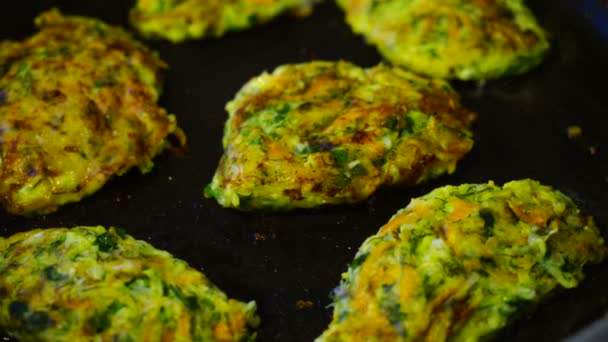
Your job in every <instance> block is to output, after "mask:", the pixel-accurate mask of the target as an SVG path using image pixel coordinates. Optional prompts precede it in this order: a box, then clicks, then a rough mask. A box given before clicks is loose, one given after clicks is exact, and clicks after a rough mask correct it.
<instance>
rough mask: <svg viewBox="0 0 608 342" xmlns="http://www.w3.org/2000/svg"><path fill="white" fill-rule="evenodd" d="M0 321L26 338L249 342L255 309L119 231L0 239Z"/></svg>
mask: <svg viewBox="0 0 608 342" xmlns="http://www.w3.org/2000/svg"><path fill="white" fill-rule="evenodd" d="M0 294H1V295H0V325H1V326H3V327H4V328H5V329H6V330H7V332H8V333H9V334H10V335H12V336H15V337H17V338H19V339H20V340H22V341H24V342H25V341H49V342H50V341H53V342H54V341H66V342H67V341H70V342H71V341H125V342H126V341H184V342H186V341H245V340H248V338H249V337H252V336H253V335H251V334H250V333H249V332H248V331H247V329H248V327H255V326H257V324H258V318H257V317H256V316H255V308H256V306H255V303H254V302H250V303H248V304H245V303H241V302H238V301H235V300H232V299H228V298H227V297H226V295H225V294H224V293H223V292H222V291H221V290H219V289H218V288H217V287H215V286H214V285H213V284H212V283H211V282H210V281H209V280H208V279H207V278H206V277H205V276H204V275H203V274H202V273H200V272H198V271H196V270H194V269H193V268H191V267H189V266H188V265H187V264H186V263H185V262H184V261H181V260H178V259H175V258H174V257H172V256H171V255H170V254H169V253H167V252H164V251H160V250H158V249H155V248H154V247H152V246H150V245H149V244H147V243H146V242H143V241H138V240H135V239H133V238H132V237H130V236H128V235H126V234H125V232H124V231H122V230H120V229H114V228H110V229H109V230H106V229H105V228H103V227H76V228H73V229H65V228H58V229H47V230H34V231H30V232H26V233H19V234H16V235H13V236H11V237H9V238H8V239H4V238H0Z"/></svg>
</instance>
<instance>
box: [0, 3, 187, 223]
mask: <svg viewBox="0 0 608 342" xmlns="http://www.w3.org/2000/svg"><path fill="white" fill-rule="evenodd" d="M36 25H37V26H38V27H39V29H40V31H39V32H38V33H36V34H34V35H33V36H32V37H30V38H27V39H26V40H24V41H22V42H10V41H4V42H0V141H1V143H2V144H1V159H0V196H1V199H2V201H3V203H4V205H5V206H6V208H7V209H8V210H9V211H10V212H12V213H14V214H28V213H32V212H39V213H46V212H51V211H54V210H56V209H57V206H59V205H62V204H65V203H68V202H75V201H79V200H80V199H81V198H83V197H84V196H87V195H90V194H91V193H93V192H95V191H96V190H98V189H99V188H100V187H101V186H102V185H103V184H105V183H106V181H107V180H108V179H109V178H111V177H112V176H114V175H121V174H123V173H125V172H126V171H127V170H129V169H130V168H132V167H139V168H140V170H141V171H142V172H145V171H147V170H150V168H151V167H152V165H153V164H152V161H151V160H152V158H153V157H154V156H155V155H156V154H158V153H159V152H160V151H162V150H163V148H165V147H166V146H167V137H168V136H170V135H176V136H177V137H178V138H179V140H181V141H182V142H183V140H184V138H183V134H182V133H181V131H180V130H179V129H178V127H177V124H176V122H175V118H174V117H173V116H172V115H168V114H167V112H166V111H165V110H164V109H163V108H161V107H159V106H158V105H157V104H156V101H157V100H158V97H159V93H160V87H161V83H160V82H161V81H160V73H161V71H162V69H163V68H164V64H163V62H162V61H161V60H160V59H158V57H157V56H156V54H155V53H153V52H152V51H150V50H148V49H147V48H146V47H144V46H143V45H141V44H140V43H138V42H136V41H134V40H133V39H131V37H130V36H129V35H128V34H127V33H126V32H124V31H123V30H121V29H119V28H115V27H111V26H108V25H106V24H104V23H102V22H100V21H98V20H95V19H88V18H81V17H66V16H63V15H62V14H61V13H60V12H59V11H57V10H51V11H48V12H45V13H43V14H42V15H40V16H39V17H38V18H37V19H36Z"/></svg>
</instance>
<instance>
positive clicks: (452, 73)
mask: <svg viewBox="0 0 608 342" xmlns="http://www.w3.org/2000/svg"><path fill="white" fill-rule="evenodd" d="M337 2H338V4H340V6H342V8H343V9H344V10H345V12H346V19H347V21H348V23H349V24H350V26H351V27H352V29H353V30H354V31H355V32H357V33H360V34H362V35H364V36H365V38H366V39H367V40H368V42H370V43H371V44H373V45H375V46H377V47H378V49H379V50H380V52H381V53H382V54H383V55H384V57H386V58H387V59H388V60H390V61H391V62H393V63H396V64H399V65H402V66H405V67H407V68H409V69H411V70H413V71H415V72H418V73H421V74H425V75H430V76H433V77H440V78H458V79H462V80H471V79H490V78H497V77H501V76H505V75H514V74H520V73H523V72H525V71H527V70H529V69H530V68H532V67H534V66H536V65H537V64H539V63H540V62H541V60H542V57H543V55H544V53H545V51H547V49H548V48H549V43H548V41H547V38H546V34H545V32H544V31H543V29H542V28H541V27H540V26H539V25H538V23H537V22H536V19H535V18H534V16H533V14H532V13H531V11H530V10H529V9H528V8H527V7H526V5H525V4H524V1H523V0H475V1H471V0H434V1H430V0H337Z"/></svg>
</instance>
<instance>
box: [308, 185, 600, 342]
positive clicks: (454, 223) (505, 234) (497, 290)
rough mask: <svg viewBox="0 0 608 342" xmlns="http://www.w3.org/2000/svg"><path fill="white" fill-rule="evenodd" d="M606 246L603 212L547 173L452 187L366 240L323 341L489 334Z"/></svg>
mask: <svg viewBox="0 0 608 342" xmlns="http://www.w3.org/2000/svg"><path fill="white" fill-rule="evenodd" d="M606 252H607V249H606V245H605V244H604V239H603V238H602V237H601V235H600V232H599V230H598V228H597V227H596V225H595V224H594V222H593V219H592V218H591V217H589V216H585V215H582V214H581V213H580V211H579V210H578V208H577V207H576V205H575V204H574V203H573V202H572V200H570V199H569V198H568V197H566V196H565V195H564V194H562V193H561V192H559V191H556V190H554V189H552V188H550V187H548V186H543V185H541V184H539V183H538V182H535V181H531V180H521V181H513V182H509V183H507V184H505V185H504V186H503V187H502V188H501V187H499V186H496V185H494V183H492V182H490V183H489V184H464V185H460V186H446V187H442V188H439V189H436V190H434V191H432V192H431V193H429V194H427V195H425V196H422V197H420V198H416V199H413V200H412V201H411V203H410V204H409V205H408V206H407V207H406V208H404V209H403V210H401V211H399V212H398V213H397V214H396V215H395V216H393V218H391V220H390V221H389V222H388V223H387V224H386V225H384V227H382V228H381V229H380V231H379V232H378V234H376V235H374V236H372V237H370V238H369V239H367V240H366V241H365V242H364V243H363V245H362V246H361V248H360V249H359V252H358V253H357V256H356V257H355V260H354V261H353V262H352V263H351V265H350V267H349V269H348V271H347V272H346V273H344V274H343V275H342V279H343V280H342V284H341V285H340V287H339V288H338V289H337V290H336V292H335V306H334V318H333V321H332V323H331V325H330V326H329V328H328V329H327V330H326V331H325V332H324V333H323V335H322V336H321V337H320V338H318V339H317V342H340V341H348V342H354V341H366V342H380V341H429V342H430V341H432V342H441V341H446V340H447V341H486V340H488V339H489V338H490V337H491V336H492V335H493V334H495V333H496V332H497V331H498V330H499V329H501V328H503V327H504V326H505V325H506V324H508V322H509V321H510V320H511V319H512V318H513V317H514V316H516V315H517V314H518V313H521V312H522V311H525V310H526V309H529V308H530V307H533V306H534V305H535V304H537V303H539V302H542V301H543V300H545V299H547V297H549V296H550V295H551V294H552V293H554V291H555V290H556V289H558V288H573V287H575V286H577V285H578V283H579V282H580V281H581V280H582V279H583V266H585V265H587V264H592V263H598V262H600V261H601V260H602V259H604V258H605V257H606Z"/></svg>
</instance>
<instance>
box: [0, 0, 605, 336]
mask: <svg viewBox="0 0 608 342" xmlns="http://www.w3.org/2000/svg"><path fill="white" fill-rule="evenodd" d="M131 5H132V1H125V0H104V1H101V0H98V1H81V0H36V1H33V0H30V1H23V0H22V1H10V2H8V4H3V6H2V7H1V9H0V39H9V38H10V39H15V40H16V39H21V38H24V37H27V36H28V35H30V34H31V33H33V32H34V27H33V24H32V20H33V18H34V16H35V15H37V14H38V13H40V12H41V11H43V10H45V9H48V8H50V7H51V6H57V7H59V8H60V9H61V10H62V11H63V12H64V13H68V14H81V15H89V16H95V17H99V18H101V19H103V20H105V21H107V22H109V23H112V24H120V25H123V26H127V16H128V9H129V8H130V6H131ZM529 5H530V6H531V7H532V9H533V10H534V12H535V13H536V14H537V16H538V17H539V20H540V21H541V23H542V25H543V26H544V27H546V28H547V29H548V30H549V31H550V32H551V34H552V44H553V45H552V52H551V54H550V55H549V56H548V58H547V59H546V61H545V63H544V64H542V65H541V66H540V67H538V68H536V69H535V70H533V71H532V72H529V73H527V74H525V75H522V76H518V77H512V78H507V79H501V80H497V81H489V82H486V83H483V84H482V83H465V82H461V83H459V82H456V83H454V85H455V87H456V88H457V90H459V91H460V92H461V94H462V96H463V100H464V102H465V103H466V104H467V105H468V106H469V107H470V108H471V109H473V110H475V111H476V112H477V113H478V114H479V119H478V121H477V123H476V125H475V136H476V145H475V147H474V149H473V151H472V152H471V153H470V154H469V155H468V156H467V157H466V158H465V160H464V161H463V162H462V163H461V164H460V165H459V167H458V169H457V171H456V173H454V174H453V175H450V176H443V177H441V178H439V179H436V180H434V181H432V182H430V183H426V184H424V185H421V186H419V187H415V188H401V189H384V190H381V191H379V192H378V193H377V194H376V195H374V196H373V197H371V198H370V199H369V200H368V201H366V202H364V203H362V204H359V205H355V206H338V207H330V208H323V209H317V210H299V211H295V212H289V213H262V214H261V213H243V212H238V211H233V210H226V209H223V208H221V207H219V206H218V205H217V204H216V203H215V202H214V201H211V200H206V199H204V198H203V187H204V185H205V184H206V183H207V182H208V181H209V180H210V179H211V176H212V174H213V172H214V170H215V167H216V165H217V162H218V160H219V158H220V155H221V153H222V147H221V143H220V141H221V135H222V128H223V123H224V120H225V119H226V113H225V112H224V109H223V107H224V104H225V103H226V102H227V101H228V100H229V99H231V98H232V96H233V95H234V94H235V93H236V92H237V91H238V89H239V88H240V87H241V86H242V85H243V84H244V82H246V81H247V80H248V79H249V78H251V77H253V76H255V75H257V74H259V73H260V72H261V71H263V70H272V69H273V68H274V67H276V66H277V65H279V64H283V63H294V62H304V61H309V60H312V59H326V60H337V59H345V60H350V61H353V62H355V63H357V64H359V65H363V66H371V65H375V64H376V63H378V62H380V61H381V57H380V55H379V54H378V53H377V52H376V50H375V49H374V48H372V47H370V46H367V45H366V44H365V42H364V40H363V39H362V38H360V37H359V36H356V35H354V34H352V33H351V31H350V30H349V28H348V27H347V26H346V24H345V23H344V20H343V15H342V13H341V12H340V10H339V9H338V8H337V7H336V6H335V5H334V4H333V2H332V1H326V2H325V3H322V4H320V5H319V6H318V7H317V8H316V11H315V13H314V14H313V15H312V16H310V17H307V18H289V17H282V18H279V19H278V20H275V21H273V22H271V23H269V24H267V25H264V26H262V27H257V28H255V29H252V30H250V31H246V32H241V33H234V34H230V35H228V36H226V37H224V38H221V39H209V40H204V41H195V42H189V43H185V44H181V45H172V44H170V43H166V42H148V44H149V45H150V46H151V47H153V48H154V49H156V50H158V51H159V53H160V55H161V57H162V58H163V59H164V60H165V61H167V62H168V64H169V65H170V68H169V70H168V72H167V74H166V82H165V92H164V95H163V97H162V98H161V104H162V105H163V106H165V107H166V108H168V109H169V111H171V112H172V113H175V114H176V115H177V118H178V121H179V123H180V124H181V126H182V127H183V128H184V130H185V131H186V133H187V135H188V137H189V145H190V148H189V150H188V151H187V152H186V153H184V154H183V155H171V154H165V155H163V156H161V157H159V158H157V159H156V167H155V168H154V170H153V171H152V172H151V173H148V174H145V175H141V174H139V173H138V172H136V171H133V172H130V173H128V174H126V175H125V176H123V177H120V178H116V179H114V180H112V181H111V182H109V183H108V184H107V185H106V186H105V187H104V188H103V189H101V190H100V191H99V192H97V193H96V194H94V195H93V196H91V197H89V198H87V199H85V200H83V201H82V202H80V203H77V204H71V205H67V206H64V207H62V208H60V210H59V211H58V212H56V213H54V214H51V215H46V216H39V217H27V218H22V217H14V216H10V215H8V214H5V213H4V212H3V213H1V214H0V235H3V236H8V235H11V234H13V233H16V232H19V231H25V230H29V229H31V228H35V227H41V228H45V227H70V226H75V225H105V226H110V225H114V226H119V227H123V228H124V229H126V230H127V231H128V232H129V233H130V234H131V235H133V236H135V237H136V238H138V239H142V240H146V241H148V242H150V243H152V244H153V245H154V246H156V247H158V248H161V249H165V250H167V251H169V252H171V253H173V254H174V255H175V256H177V257H179V258H182V259H184V260H186V261H188V262H189V263H190V264H191V265H192V266H193V267H195V268H197V269H200V270H202V271H203V272H204V273H205V274H207V275H208V276H209V278H210V279H211V280H212V281H213V282H214V283H216V284H217V285H218V286H219V287H221V288H222V289H223V290H225V291H226V292H227V293H228V294H229V295H230V296H231V297H234V298H238V299H240V300H251V299H255V300H256V301H257V303H258V306H259V313H260V315H261V317H262V325H261V327H260V329H259V332H258V340H259V341H311V340H313V339H314V338H315V337H316V336H318V335H319V334H320V333H321V332H322V330H323V329H324V328H325V327H326V326H327V324H328V323H329V321H330V317H331V308H328V305H329V304H330V303H331V298H330V294H331V291H332V289H333V288H334V287H336V286H337V285H338V283H339V279H340V274H341V273H342V272H343V271H345V270H346V265H347V263H348V262H349V261H350V260H352V258H353V256H354V254H355V252H356V251H357V248H358V247H359V246H360V244H361V243H362V242H363V241H364V240H365V238H366V237H368V236H369V235H371V234H373V233H375V232H376V231H377V229H378V228H379V227H380V226H381V225H382V224H383V223H385V222H386V221H387V220H388V219H389V218H390V216H391V215H392V214H393V213H395V212H396V211H397V210H398V209H400V208H402V207H404V206H405V205H407V203H408V202H409V201H410V199H411V198H412V197H416V196H420V195H422V194H424V193H426V192H428V191H430V190H431V189H433V188H435V187H438V186H443V185H447V184H460V183H465V182H486V181H488V180H490V179H491V180H494V181H496V182H497V183H499V184H502V183H503V182H506V181H509V180H513V179H520V178H526V177H529V178H534V179H537V180H539V181H541V182H543V183H545V184H550V185H553V186H554V187H556V188H558V189H560V190H561V191H563V192H565V193H566V194H568V195H569V196H571V197H572V198H573V199H574V200H575V201H576V202H577V204H578V205H579V206H580V207H581V208H582V209H583V210H584V211H585V212H587V213H589V214H591V215H594V216H595V218H596V220H597V223H598V225H599V226H600V227H601V228H602V229H603V233H604V235H605V236H608V211H607V210H606V207H608V135H607V134H606V132H605V128H606V127H608V115H607V114H608V112H607V109H606V108H608V86H606V82H607V79H608V9H607V7H606V6H607V5H606V1H599V0H559V1H556V0H537V1H530V2H529ZM571 125H578V126H580V127H582V129H583V136H582V137H581V138H579V139H569V138H568V136H567V134H566V130H567V127H568V126H571ZM586 271H587V278H586V280H585V281H584V282H582V284H581V285H580V286H579V287H578V288H576V289H574V290H570V291H564V292H563V293H558V294H556V295H555V296H553V297H552V298H551V299H550V300H549V301H548V302H546V303H544V304H543V305H541V306H539V307H538V308H537V309H536V310H533V311H531V312H529V313H527V314H525V315H523V316H522V317H520V318H519V319H517V320H516V321H515V322H514V323H513V324H511V325H510V326H509V327H507V328H506V329H504V330H503V331H502V332H501V333H500V334H499V335H498V336H497V338H496V339H497V340H498V341H513V340H517V341H539V340H540V341H554V340H560V339H562V338H565V337H567V336H572V335H575V334H577V333H580V335H577V336H574V337H573V340H574V341H600V340H602V336H604V337H605V336H606V335H605V333H606V331H605V328H607V327H608V320H607V321H606V322H602V319H601V317H602V315H603V314H604V313H605V312H608V291H607V290H606V289H608V264H606V263H605V264H602V265H599V266H594V267H589V268H587V270H586ZM593 322H595V323H594V326H593V327H592V328H591V330H592V331H590V332H589V331H583V332H581V331H582V329H583V328H584V327H585V326H587V325H588V324H591V323H593ZM603 329H604V330H603ZM598 331H599V333H598ZM602 331H603V333H604V335H602V334H601V333H602ZM5 336H6V335H5V334H2V333H0V338H3V340H6V341H10V339H9V338H8V337H5Z"/></svg>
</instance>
